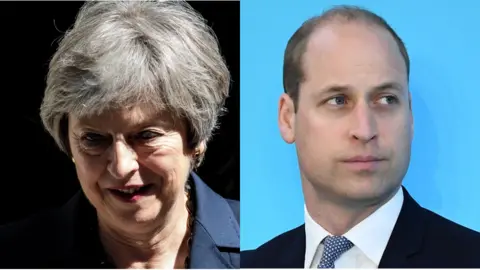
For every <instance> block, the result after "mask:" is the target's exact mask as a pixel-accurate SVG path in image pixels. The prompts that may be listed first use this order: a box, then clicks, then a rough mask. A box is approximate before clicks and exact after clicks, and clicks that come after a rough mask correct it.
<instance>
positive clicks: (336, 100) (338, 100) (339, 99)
mask: <svg viewBox="0 0 480 270" xmlns="http://www.w3.org/2000/svg"><path fill="white" fill-rule="evenodd" d="M327 104H330V105H335V106H338V105H345V104H347V99H346V98H345V97H344V96H336V97H333V98H331V99H329V100H327Z"/></svg>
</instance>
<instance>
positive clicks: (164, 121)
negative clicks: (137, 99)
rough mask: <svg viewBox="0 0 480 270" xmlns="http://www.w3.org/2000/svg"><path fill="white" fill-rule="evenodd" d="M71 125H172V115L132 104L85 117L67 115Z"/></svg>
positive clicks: (128, 126) (97, 127) (127, 127)
mask: <svg viewBox="0 0 480 270" xmlns="http://www.w3.org/2000/svg"><path fill="white" fill-rule="evenodd" d="M69 120H70V121H69V122H70V124H71V127H73V128H78V127H85V126H89V127H92V128H96V129H106V128H108V129H114V130H119V129H130V128H138V127H140V126H148V125H158V126H162V127H167V126H172V125H173V124H174V122H175V121H174V117H173V116H172V114H171V113H170V112H167V111H158V110H155V109H152V108H151V107H149V106H141V105H138V106H133V107H131V108H120V109H110V110H105V111H104V112H102V113H101V114H99V115H91V116H85V117H75V116H74V115H72V116H70V117H69Z"/></svg>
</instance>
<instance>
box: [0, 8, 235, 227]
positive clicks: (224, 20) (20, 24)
mask: <svg viewBox="0 0 480 270" xmlns="http://www.w3.org/2000/svg"><path fill="white" fill-rule="evenodd" d="M82 4H83V2H56V1H51V2H23V1H20V2H0V29H1V32H0V48H1V51H0V53H1V54H2V58H1V59H2V60H1V62H0V63H1V70H2V73H1V74H2V76H1V77H0V78H1V82H0V91H1V92H0V93H1V96H0V97H1V102H2V104H1V106H0V108H1V111H0V113H1V114H0V115H1V116H2V120H3V121H2V125H1V132H0V134H1V145H2V146H3V147H2V149H1V152H0V153H2V155H3V158H2V159H1V161H0V162H1V163H0V164H1V166H0V169H1V171H0V181H1V183H2V185H1V190H2V194H0V212H1V214H0V224H1V223H6V222H10V221H14V220H18V219H21V218H24V217H27V216H30V215H32V214H34V213H37V212H39V211H41V210H45V209H47V208H51V207H57V206H60V205H62V204H63V203H65V202H66V201H67V200H68V199H69V198H70V197H71V196H72V195H73V194H74V193H75V192H76V191H77V190H79V188H80V186H79V184H78V180H77V178H76V175H75V170H74V165H73V163H72V161H71V160H70V159H69V158H68V156H67V155H65V154H63V153H62V152H61V151H60V150H59V149H58V148H57V147H56V145H55V144H54V141H53V139H52V138H51V137H50V136H49V135H48V133H47V132H46V131H44V129H43V126H42V124H41V121H40V117H39V108H40V103H41V100H42V97H43V91H44V89H45V79H46V74H47V71H48V69H47V68H48V62H49V60H50V58H51V57H52V55H53V54H54V52H55V50H56V48H57V45H58V44H57V41H58V39H59V38H60V37H61V36H62V33H64V32H65V31H66V30H67V29H68V28H70V27H71V25H72V24H73V23H74V20H75V16H76V14H77V12H78V10H79V8H80V7H81V5H82ZM190 4H191V5H192V6H193V7H194V8H195V9H196V10H197V11H199V12H200V13H201V14H202V15H203V16H204V18H205V19H206V20H207V21H208V24H209V25H210V26H211V27H212V28H213V30H214V31H215V32H216V34H217V36H218V39H219V42H220V46H221V48H222V53H223V55H224V56H225V58H226V61H227V64H228V66H229V69H230V72H231V74H232V86H231V89H230V97H229V99H227V104H226V107H227V110H228V113H227V114H226V115H225V116H223V117H222V118H221V119H220V129H218V130H217V131H216V132H215V135H214V137H213V138H212V140H211V142H210V143H209V145H208V149H207V153H206V157H205V161H204V163H203V165H202V167H201V168H199V169H198V174H199V175H200V177H202V178H203V180H204V181H205V182H206V183H207V184H208V185H209V186H210V187H211V188H212V189H214V190H215V191H216V192H218V193H219V194H221V195H222V196H224V197H227V198H232V199H239V198H240V177H239V176H240V166H239V155H240V150H239V149H240V145H239V142H240V133H239V110H240V106H239V96H240V95H239V72H240V71H239V61H240V57H239V56H240V3H239V2H197V1H194V2H190Z"/></svg>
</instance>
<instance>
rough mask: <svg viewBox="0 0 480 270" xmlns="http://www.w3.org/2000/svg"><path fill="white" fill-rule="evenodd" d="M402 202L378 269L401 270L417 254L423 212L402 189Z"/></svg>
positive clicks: (419, 244) (420, 239) (422, 228)
mask: <svg viewBox="0 0 480 270" xmlns="http://www.w3.org/2000/svg"><path fill="white" fill-rule="evenodd" d="M402 189H403V194H404V201H403V205H402V210H401V211H400V215H399V216H398V220H397V223H396V224H395V227H394V228H393V231H392V235H391V236H390V240H389V241H388V244H387V247H386V249H385V252H384V253H383V256H382V259H381V261H380V264H379V268H403V267H406V266H407V259H408V258H409V257H410V256H412V255H413V254H415V253H417V252H418V251H419V250H420V248H421V244H422V236H423V233H424V231H425V215H424V210H423V209H422V208H421V207H420V205H418V204H417V202H415V200H414V199H413V198H412V197H411V196H410V194H408V192H407V190H406V189H405V188H404V187H402Z"/></svg>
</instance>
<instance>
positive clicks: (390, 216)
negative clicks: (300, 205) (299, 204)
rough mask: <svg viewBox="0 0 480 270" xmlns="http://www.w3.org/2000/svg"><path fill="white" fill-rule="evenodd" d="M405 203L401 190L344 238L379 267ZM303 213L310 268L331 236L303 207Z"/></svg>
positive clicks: (307, 260)
mask: <svg viewBox="0 0 480 270" xmlns="http://www.w3.org/2000/svg"><path fill="white" fill-rule="evenodd" d="M402 204H403V192H402V189H401V188H399V189H398V191H397V193H396V194H395V195H394V196H393V197H392V198H391V199H390V200H389V201H388V202H387V203H385V204H384V205H383V206H381V207H380V208H379V209H377V210H376V211H375V212H373V213H372V214H371V215H370V216H368V217H367V218H365V219H364V220H363V221H361V222H360V223H358V224H357V225H356V226H355V227H353V228H352V229H350V230H349V231H348V232H347V233H345V234H344V235H343V236H345V237H346V238H347V239H348V240H350V241H351V242H352V243H353V244H354V245H355V246H356V247H357V248H359V249H360V250H361V251H362V252H363V253H364V254H365V256H367V257H368V258H369V259H370V260H371V261H372V262H374V263H375V264H376V265H379V264H380V260H381V258H382V255H383V252H384V251H385V248H386V247H387V243H388V240H389V238H390V235H391V234H392V231H393V228H394V226H395V223H396V222H397V218H398V216H399V214H400V210H401V209H402ZM304 211H305V234H306V249H305V259H306V260H305V262H306V264H307V267H309V265H310V264H311V262H312V260H313V256H314V255H315V252H316V250H317V248H318V246H319V245H320V242H321V241H322V240H323V239H324V238H325V237H326V236H328V235H330V233H329V232H328V231H327V230H325V229H324V228H323V227H322V226H320V225H319V224H317V223H316V222H315V221H314V220H313V218H312V217H311V216H310V214H309V213H308V210H307V208H306V206H304Z"/></svg>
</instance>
